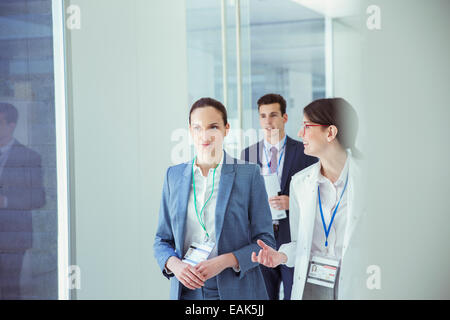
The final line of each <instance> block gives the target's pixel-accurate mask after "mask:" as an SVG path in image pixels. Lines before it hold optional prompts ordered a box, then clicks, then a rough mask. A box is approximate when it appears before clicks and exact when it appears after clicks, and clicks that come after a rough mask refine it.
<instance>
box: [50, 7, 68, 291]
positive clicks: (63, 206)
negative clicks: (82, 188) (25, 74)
mask: <svg viewBox="0 0 450 320" xmlns="http://www.w3.org/2000/svg"><path fill="white" fill-rule="evenodd" d="M63 8H64V5H63V0H52V17H53V64H54V83H55V128H56V172H57V176H56V178H57V197H58V299H60V300H68V299H69V278H68V272H69V230H70V229H69V206H68V204H69V202H68V183H67V182H68V176H67V175H68V170H67V118H66V106H67V104H66V81H65V59H64V13H63V10H64V9H63Z"/></svg>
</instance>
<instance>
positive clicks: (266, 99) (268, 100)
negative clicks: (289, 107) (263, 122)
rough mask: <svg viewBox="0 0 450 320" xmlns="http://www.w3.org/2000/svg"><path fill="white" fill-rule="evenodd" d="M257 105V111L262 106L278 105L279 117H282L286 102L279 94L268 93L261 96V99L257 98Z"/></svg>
mask: <svg viewBox="0 0 450 320" xmlns="http://www.w3.org/2000/svg"><path fill="white" fill-rule="evenodd" d="M257 103H258V111H259V107H261V106H262V105H263V104H272V103H278V104H279V105H280V111H281V115H284V114H285V113H286V100H284V98H283V97H282V96H281V95H279V94H275V93H269V94H266V95H263V96H262V97H261V98H259V100H258V102H257Z"/></svg>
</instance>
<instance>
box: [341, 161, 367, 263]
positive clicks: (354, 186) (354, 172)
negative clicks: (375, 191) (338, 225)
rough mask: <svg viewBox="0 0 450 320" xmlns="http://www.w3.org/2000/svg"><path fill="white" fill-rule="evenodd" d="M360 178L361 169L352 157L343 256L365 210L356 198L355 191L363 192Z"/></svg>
mask: <svg viewBox="0 0 450 320" xmlns="http://www.w3.org/2000/svg"><path fill="white" fill-rule="evenodd" d="M359 177H360V168H359V166H358V165H357V163H356V162H355V160H354V159H353V158H352V157H351V158H350V162H349V185H348V195H347V196H348V198H347V199H348V200H347V206H348V216H347V223H346V227H345V236H344V246H343V250H342V256H344V255H345V252H346V250H347V248H348V245H349V243H350V239H351V237H352V235H353V232H354V230H355V227H356V225H357V223H358V220H359V218H360V213H361V212H362V210H363V208H362V207H361V206H360V204H359V203H360V198H359V197H358V196H356V194H355V191H356V190H361V189H360V186H359Z"/></svg>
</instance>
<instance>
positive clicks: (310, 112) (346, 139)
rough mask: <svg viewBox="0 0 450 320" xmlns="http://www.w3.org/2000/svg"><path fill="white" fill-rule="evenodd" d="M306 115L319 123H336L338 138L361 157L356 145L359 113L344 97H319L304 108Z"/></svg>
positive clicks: (344, 145) (346, 147)
mask: <svg viewBox="0 0 450 320" xmlns="http://www.w3.org/2000/svg"><path fill="white" fill-rule="evenodd" d="M303 113H304V115H305V116H306V117H307V118H308V119H309V120H310V121H311V122H314V123H317V124H324V125H329V126H331V125H334V126H336V128H338V133H337V135H336V139H337V140H338V141H339V144H340V145H341V146H342V147H343V148H344V149H350V150H351V151H352V155H354V156H356V157H361V152H359V150H358V149H357V148H356V147H355V141H356V135H357V133H358V115H357V114H356V111H355V109H353V107H352V106H351V105H350V103H348V102H347V101H346V100H345V99H343V98H329V99H319V100H315V101H313V102H311V103H310V104H309V105H307V106H306V107H305V108H304V109H303Z"/></svg>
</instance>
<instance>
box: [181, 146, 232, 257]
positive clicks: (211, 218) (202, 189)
mask: <svg viewBox="0 0 450 320" xmlns="http://www.w3.org/2000/svg"><path fill="white" fill-rule="evenodd" d="M223 157H224V153H223V151H222V161H221V162H220V163H219V164H218V166H217V168H216V173H215V177H214V191H213V193H212V196H211V198H210V199H209V201H208V203H207V204H206V206H205V208H204V209H203V212H202V215H201V217H200V218H201V219H202V222H203V223H204V226H205V227H206V232H208V234H209V239H210V241H212V242H213V243H215V244H216V245H215V246H214V249H213V250H212V252H211V254H210V255H209V258H208V259H210V258H213V257H216V256H217V243H216V229H215V223H216V217H215V215H216V204H217V195H218V194H219V183H220V175H221V171H222V165H223ZM213 173H214V168H211V169H209V172H208V175H207V176H206V177H205V176H203V174H202V170H201V169H200V167H199V166H197V164H195V163H194V177H193V179H194V178H195V195H196V197H197V212H198V215H199V216H200V211H201V210H202V208H203V205H204V204H205V202H206V201H207V200H208V198H209V196H210V195H211V191H212V187H213ZM193 182H194V181H192V185H191V190H190V192H189V201H188V207H187V216H186V225H185V228H186V229H185V230H186V234H185V237H184V247H183V257H184V255H185V254H186V252H187V250H188V249H189V246H190V245H191V244H192V242H198V243H202V242H203V241H204V239H205V231H204V230H203V227H202V226H201V225H200V222H199V221H198V218H197V214H196V212H195V206H194V183H193Z"/></svg>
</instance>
